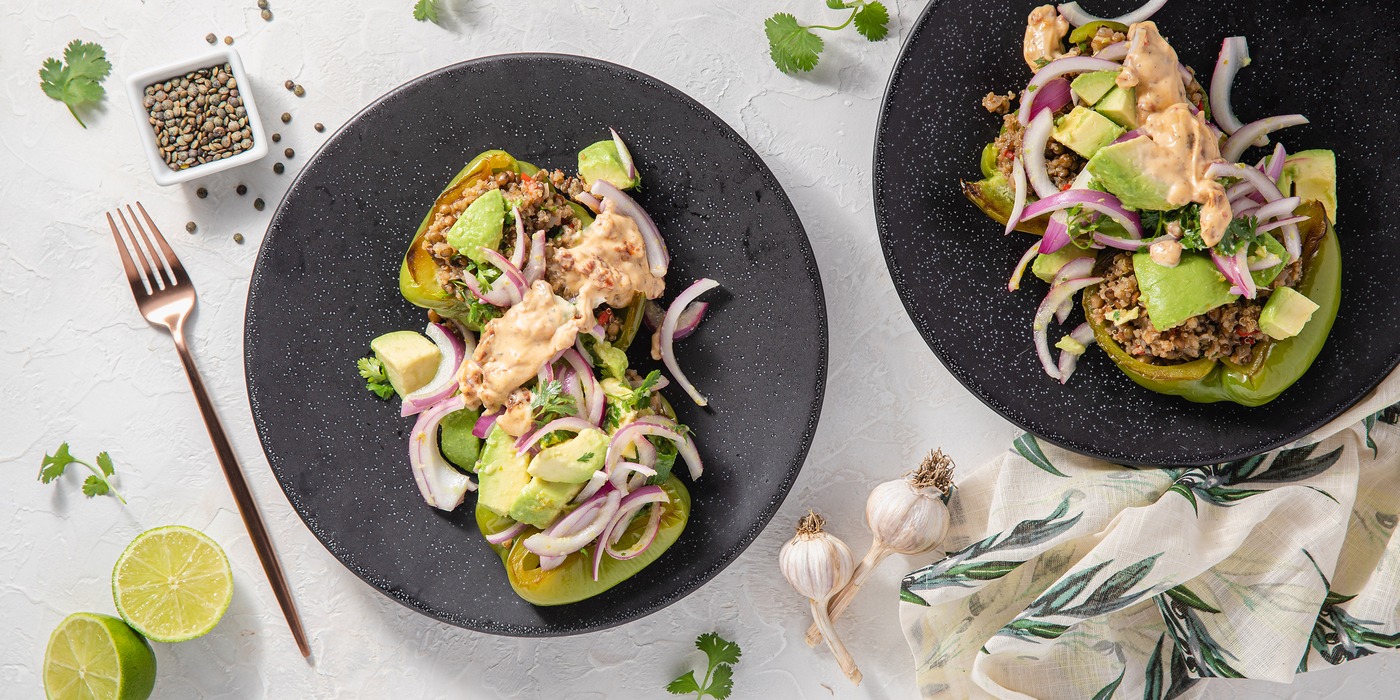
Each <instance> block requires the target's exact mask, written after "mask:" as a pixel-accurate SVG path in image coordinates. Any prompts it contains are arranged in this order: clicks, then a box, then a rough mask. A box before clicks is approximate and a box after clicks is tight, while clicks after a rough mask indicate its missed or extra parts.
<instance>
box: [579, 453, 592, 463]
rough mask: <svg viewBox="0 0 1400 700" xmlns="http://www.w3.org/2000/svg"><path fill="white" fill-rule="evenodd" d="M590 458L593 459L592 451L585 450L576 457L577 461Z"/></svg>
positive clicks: (585, 460) (584, 460)
mask: <svg viewBox="0 0 1400 700" xmlns="http://www.w3.org/2000/svg"><path fill="white" fill-rule="evenodd" d="M590 459H593V453H592V452H585V453H583V454H581V455H579V457H578V461H580V462H587V461H588V460H590Z"/></svg>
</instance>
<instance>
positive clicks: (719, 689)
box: [705, 664, 734, 700]
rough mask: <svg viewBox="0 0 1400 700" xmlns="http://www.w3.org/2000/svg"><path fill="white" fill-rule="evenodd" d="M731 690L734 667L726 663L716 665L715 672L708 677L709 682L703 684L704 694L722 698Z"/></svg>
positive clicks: (718, 699) (716, 699)
mask: <svg viewBox="0 0 1400 700" xmlns="http://www.w3.org/2000/svg"><path fill="white" fill-rule="evenodd" d="M733 690H734V669H733V668H731V667H730V666H729V665H728V664H721V665H719V666H716V667H715V674H714V675H713V676H711V677H710V684H709V685H707V686H705V694H706V695H708V696H710V697H712V698H714V699H715V700H724V699H725V698H727V697H729V693H731V692H733Z"/></svg>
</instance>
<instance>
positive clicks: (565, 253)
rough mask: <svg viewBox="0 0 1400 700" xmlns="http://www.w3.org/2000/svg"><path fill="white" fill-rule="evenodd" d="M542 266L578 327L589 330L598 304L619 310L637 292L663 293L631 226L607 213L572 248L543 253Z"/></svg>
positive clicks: (630, 222) (663, 283)
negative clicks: (575, 314)
mask: <svg viewBox="0 0 1400 700" xmlns="http://www.w3.org/2000/svg"><path fill="white" fill-rule="evenodd" d="M546 264H547V272H548V275H549V278H550V280H551V281H554V282H558V283H560V284H561V285H562V286H563V288H564V289H563V295H564V296H565V297H569V298H573V299H574V300H575V301H574V303H575V304H576V305H577V306H578V308H579V311H580V312H582V315H583V316H584V322H583V327H584V328H591V327H592V326H593V323H594V321H593V309H594V308H595V307H597V306H598V305H599V304H602V303H604V302H606V303H607V304H609V305H611V306H615V307H618V308H622V307H625V306H627V305H628V304H630V303H632V299H633V297H635V296H636V295H637V294H638V293H641V294H644V295H646V298H648V299H655V298H657V297H659V296H661V295H662V294H663V293H664V292H665V291H666V281H665V280H664V279H663V278H660V277H656V276H655V275H653V274H651V268H650V266H648V264H647V254H646V243H645V242H644V241H643V240H642V234H641V232H640V231H638V230H637V222H635V221H633V220H632V218H631V217H629V216H624V215H622V214H618V213H616V212H614V211H611V210H607V209H605V210H604V211H603V212H602V213H600V214H599V215H598V218H597V219H595V220H594V221H593V223H592V224H590V225H589V226H588V228H585V229H583V230H582V231H580V232H579V233H578V235H577V238H576V239H575V240H574V241H573V245H570V246H569V247H567V248H558V249H553V250H551V251H549V252H548V258H547V260H546Z"/></svg>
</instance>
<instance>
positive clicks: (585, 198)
mask: <svg viewBox="0 0 1400 700" xmlns="http://www.w3.org/2000/svg"><path fill="white" fill-rule="evenodd" d="M574 201H576V202H578V203H579V204H582V205H583V206H585V207H588V208H589V209H590V210H592V212H593V213H594V214H597V213H598V212H599V211H601V210H602V209H603V203H602V202H600V201H598V198H597V197H594V196H593V195H592V194H590V193H588V192H580V193H578V194H576V195H574Z"/></svg>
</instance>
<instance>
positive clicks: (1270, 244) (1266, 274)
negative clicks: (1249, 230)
mask: <svg viewBox="0 0 1400 700" xmlns="http://www.w3.org/2000/svg"><path fill="white" fill-rule="evenodd" d="M1260 240H1262V241H1263V242H1264V245H1263V246H1262V247H1261V246H1257V245H1253V246H1250V247H1249V262H1250V263H1255V262H1258V261H1260V260H1263V259H1264V256H1266V255H1268V254H1270V253H1272V254H1274V255H1275V256H1276V257H1278V258H1279V263H1278V264H1277V265H1274V266H1273V267H1266V268H1264V269H1262V270H1253V271H1251V272H1250V273H1249V276H1250V277H1252V278H1254V286H1256V287H1259V288H1260V289H1263V288H1264V287H1267V286H1269V285H1270V284H1272V283H1273V281H1274V278H1276V277H1278V274H1279V273H1280V272H1283V261H1285V260H1287V259H1288V249H1287V248H1284V247H1283V244H1282V243H1279V242H1278V239H1277V238H1274V237H1273V236H1270V235H1265V236H1263V237H1261V238H1260Z"/></svg>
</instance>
